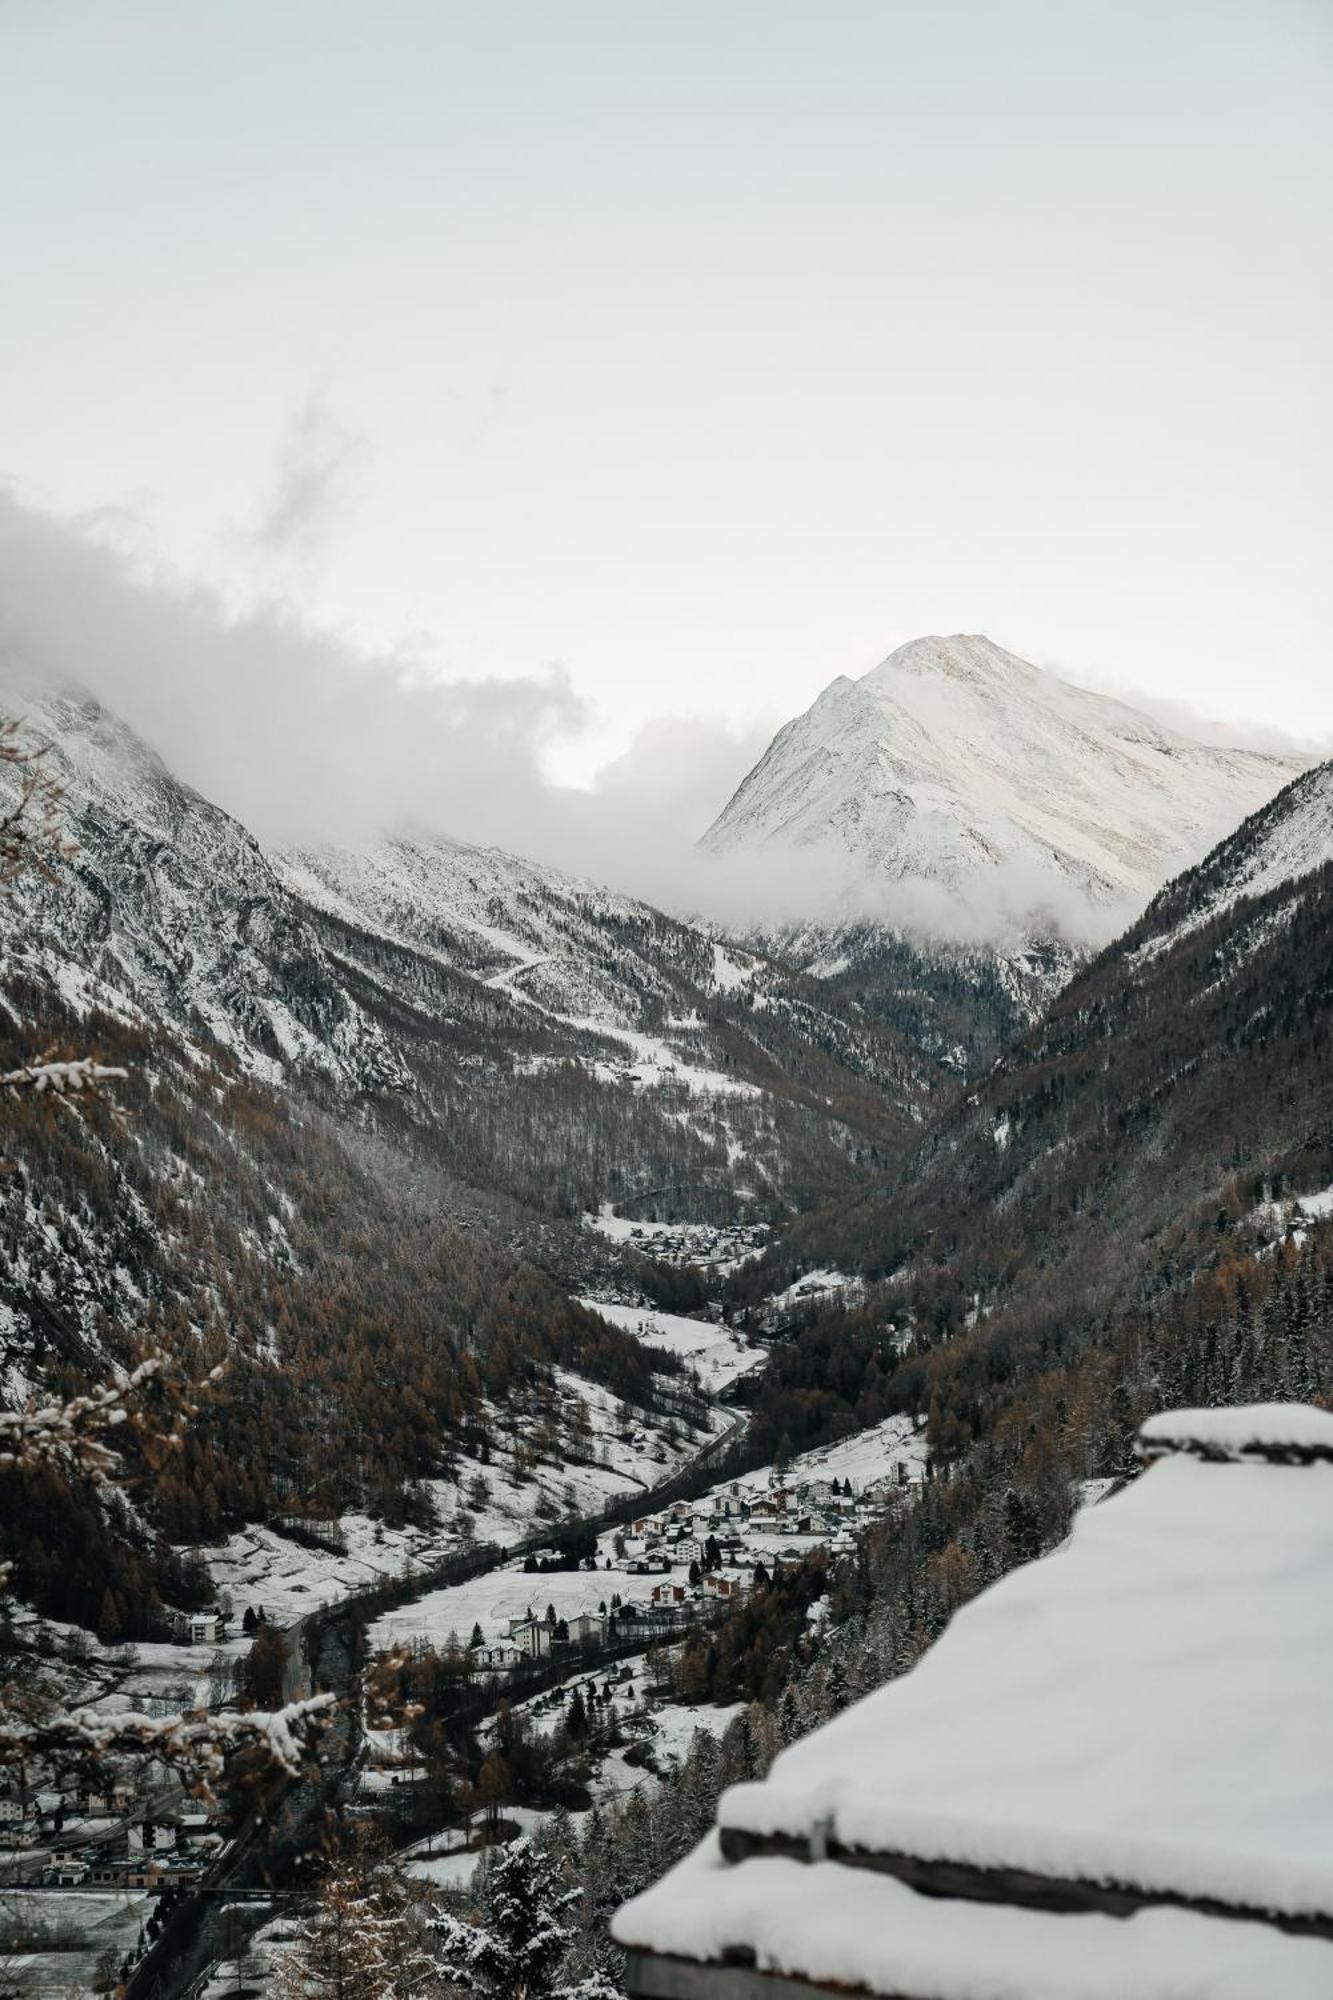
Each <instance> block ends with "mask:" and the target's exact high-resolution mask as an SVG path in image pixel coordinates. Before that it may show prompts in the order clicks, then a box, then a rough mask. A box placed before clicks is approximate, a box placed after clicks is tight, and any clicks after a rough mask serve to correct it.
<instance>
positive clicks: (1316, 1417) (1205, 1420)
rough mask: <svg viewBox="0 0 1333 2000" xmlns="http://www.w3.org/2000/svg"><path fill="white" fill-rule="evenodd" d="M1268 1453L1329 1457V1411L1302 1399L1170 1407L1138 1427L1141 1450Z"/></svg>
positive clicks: (1332, 1424)
mask: <svg viewBox="0 0 1333 2000" xmlns="http://www.w3.org/2000/svg"><path fill="white" fill-rule="evenodd" d="M1173 1452H1194V1453H1196V1454H1197V1455H1198V1457H1200V1458H1219V1459H1251V1458H1259V1459H1268V1460H1273V1461H1276V1462H1277V1463H1279V1464H1291V1465H1302V1464H1305V1463H1307V1462H1308V1461H1310V1460H1312V1459H1333V1416H1330V1415H1329V1413H1328V1411H1327V1410H1316V1409H1312V1408H1310V1407H1309V1406H1308V1405H1306V1404H1303V1403H1252V1404H1249V1405H1248V1406H1246V1407H1245V1408H1242V1409H1238V1410H1168V1411H1165V1412H1164V1413H1163V1414H1162V1415H1161V1416H1158V1417H1149V1419H1148V1421H1147V1423H1146V1424H1145V1425H1144V1426H1143V1429H1142V1430H1141V1431H1140V1432H1139V1455H1140V1457H1142V1458H1146V1459H1154V1458H1160V1457H1163V1456H1165V1455H1169V1454H1171V1453H1173Z"/></svg>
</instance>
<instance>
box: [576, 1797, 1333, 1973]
mask: <svg viewBox="0 0 1333 2000" xmlns="http://www.w3.org/2000/svg"><path fill="white" fill-rule="evenodd" d="M946 1912H947V1914H945V1913H946ZM611 1929H612V1933H613V1935H614V1936H615V1937H616V1939H617V1940H618V1941H619V1942H620V1943H621V1944H623V1945H627V1946H629V1947H630V1948H631V1949H637V1950H639V1951H651V1952H660V1953H663V1954H667V1955H669V1956H671V1957H674V1958H687V1959H702V1960H717V1959H720V1958H721V1957H722V1955H723V1954H724V1953H732V1952H752V1953H753V1954H754V1958H755V1962H756V1965H757V1967H758V1969H759V1970H760V1971H761V1972H770V1973H776V1974H784V1975H787V1976H789V1977H793V1978H798V1979H806V1980H813V1981H815V1982H817V1983H820V1984H829V1985H835V1986H837V1987H839V1988H850V1989H853V1990H855V1989H862V1990H865V1991H868V1992H872V1993H893V1994H919V1995H921V1996H923V2000H925V1996H927V1995H928V1996H929V2000H1126V1996H1128V1995H1133V1996H1134V2000H1205V1996H1206V2000H1259V1996H1261V1995H1267V1996H1272V2000H1278V1997H1279V1996H1280V1997H1281V2000H1328V1995H1329V1994H1330V1993H1333V1944H1329V1943H1326V1942H1324V1941H1322V1940H1316V1939H1310V1938H1294V1937H1286V1936H1283V1935H1282V1934H1281V1933H1280V1932H1278V1931H1274V1930H1272V1929H1271V1928H1270V1927H1269V1926H1268V1925H1266V1924H1259V1923H1242V1922H1235V1921H1233V1920H1231V1919H1229V1918H1223V1917H1206V1916H1200V1915H1197V1914H1196V1913H1195V1912H1193V1911H1189V1910H1179V1909H1161V1908H1159V1909H1149V1910H1142V1911H1140V1912H1138V1913H1137V1914H1136V1915H1134V1916H1132V1917H1128V1918H1120V1917H1109V1916H1102V1915H1100V1914H1093V1913H1089V1914H1087V1915H1082V1914H1080V1915H1074V1916H1061V1917H1051V1916H1049V1915H1046V1914H1045V1913H1042V1912H1039V1911H1035V1910H1020V1909H1011V1908H1008V1907H1006V1906H1004V1905H1002V1904H994V1903H963V1902H948V1903H941V1902H940V1901H939V1900H938V1899H937V1898H934V1897H927V1896H921V1895H918V1894H917V1893H916V1891H915V1890H913V1889H909V1888H908V1887H907V1886H906V1885H905V1884H904V1883H902V1882H897V1881H894V1880H893V1879H892V1878H890V1877H888V1876H884V1875H879V1874H875V1873H872V1872H871V1871H870V1870H868V1869H862V1868H845V1867H840V1866H838V1865H837V1864H836V1863H834V1862H819V1863H811V1864H806V1863H804V1862H800V1861H792V1860H787V1859H784V1858H783V1857H780V1856H776V1855H775V1856H764V1857H760V1858H756V1859H754V1860H750V1861H745V1862H742V1863H740V1864H739V1865H738V1866H735V1867H729V1866H728V1865H727V1864H726V1863H725V1862H724V1861H723V1860H722V1858H721V1855H720V1854H719V1852H718V1847H717V1837H716V1835H710V1837H709V1839H708V1840H707V1841H705V1842H704V1844H703V1846H702V1847H700V1848H697V1849H696V1850H695V1852H694V1853H693V1854H692V1855H690V1856H689V1858H688V1859H687V1860H685V1861H683V1862H682V1863H681V1864H680V1866H679V1867H678V1868H675V1869H673V1870H672V1872H671V1873H670V1874H669V1875H667V1876H666V1877H665V1878H664V1879H663V1880H662V1881H661V1882H659V1883H657V1884H656V1885H655V1887H653V1888H651V1889H649V1890H648V1891H647V1892H646V1893H645V1894H644V1895H642V1896H639V1897H637V1898H636V1899H635V1901H634V1902H632V1903H628V1904H626V1906H625V1907H624V1909H622V1910H621V1911H620V1912H619V1913H618V1915H617V1916H616V1917H615V1919H614V1920H613V1922H612V1926H611ZM629 1985H630V1989H631V1991H633V1992H648V1993H651V1992H653V1991H655V1990H656V1983H655V1982H654V1981H653V1979H652V1978H651V1975H650V1976H649V1977H648V1978H647V1979H645V1980H643V1981H642V1983H640V1978H639V1976H638V1974H637V1969H636V1967H635V1966H634V1964H633V1963H632V1962H631V1965H630V1968H629ZM662 1990H663V1991H666V1990H667V1987H666V1986H665V1985H664V1986H663V1987H662ZM671 1990H673V1991H676V1992H679V1993H688V1992H689V1991H691V1990H692V1989H691V1988H690V1987H689V1986H687V1985H684V1984H681V1983H679V1982H677V1983H675V1984H674V1985H672V1987H671Z"/></svg>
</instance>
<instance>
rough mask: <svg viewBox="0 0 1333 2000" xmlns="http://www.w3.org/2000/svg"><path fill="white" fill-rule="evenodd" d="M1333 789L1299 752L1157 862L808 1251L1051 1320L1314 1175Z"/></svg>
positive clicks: (1315, 1181)
mask: <svg viewBox="0 0 1333 2000" xmlns="http://www.w3.org/2000/svg"><path fill="white" fill-rule="evenodd" d="M1331 797H1333V767H1330V766H1329V765H1321V766H1318V767H1316V768H1315V769H1314V770H1312V771H1309V772H1306V773H1305V774H1304V775H1303V776H1302V777H1300V778H1298V779H1297V780H1295V782H1294V783H1293V784H1291V785H1290V786H1288V787H1287V788H1286V789H1285V790H1284V791H1283V792H1281V793H1280V794H1279V795H1278V797H1277V798H1275V799H1274V800H1272V801H1271V802H1270V803H1269V804H1268V805H1267V806H1266V807H1264V808H1263V809H1262V810H1261V811H1260V812H1259V813H1257V814H1255V815H1253V816H1252V817H1251V818H1250V819H1249V820H1247V821H1246V822H1245V824H1244V825H1243V826H1242V827H1240V828H1239V829H1238V830H1237V831H1236V832H1235V833H1233V834H1231V835H1229V836H1228V837H1227V838H1226V839H1225V840H1223V841H1222V842H1221V843H1220V844H1219V845H1218V846H1217V847H1216V848H1214V850H1213V851H1212V853H1210V854H1209V855H1208V857H1207V858H1206V859H1205V860H1204V861H1203V862H1201V863H1200V864H1198V865H1197V866H1195V867H1194V868H1191V869H1189V870H1187V871H1186V872H1185V873H1184V874H1182V875H1181V876H1180V877H1178V878H1177V880H1176V881H1174V882H1172V883H1171V884H1170V885H1169V887H1168V888H1167V889H1165V890H1163V891H1162V893H1161V894H1160V895H1159V896H1158V897H1156V898H1155V899H1154V901H1153V902H1152V903H1151V904H1150V905H1149V907H1148V909H1147V910H1146V911H1145V912H1144V914H1143V916H1142V917H1141V918H1140V919H1139V921H1138V922H1137V923H1136V924H1135V925H1134V926H1133V927H1132V928H1131V929H1130V930H1129V931H1127V932H1126V933H1125V935H1124V936H1123V937H1122V938H1120V939H1119V940H1118V941H1117V942H1116V943H1115V944H1113V945H1111V946H1109V947H1108V948H1107V949H1106V950H1105V951H1104V952H1102V953H1100V954H1099V956H1098V957H1097V958H1096V959H1095V960H1093V961H1092V963H1091V964H1090V965H1088V966H1087V967H1086V968H1085V969H1084V970H1083V971H1082V972H1080V973H1079V974H1078V975H1077V977H1075V978H1074V979H1073V980H1072V981H1071V982H1070V984H1069V985H1068V986H1067V987H1066V988H1065V989H1064V990H1063V991H1062V992H1061V993H1060V994H1059V996H1058V997H1057V999H1056V1000H1055V1001H1054V1003H1053V1004H1052V1006H1051V1007H1050V1009H1049V1010H1048V1011H1047V1013H1046V1014H1045V1015H1044V1017H1043V1018H1042V1020H1041V1021H1040V1022H1039V1023H1038V1024H1037V1025H1036V1026H1035V1027H1034V1028H1033V1029H1032V1030H1031V1032H1030V1033H1028V1034H1027V1035H1025V1036H1023V1037H1022V1038H1020V1039H1019V1040H1018V1041H1017V1042H1015V1043H1014V1044H1013V1046H1012V1047H1011V1048H1009V1049H1008V1050H1007V1051H1006V1052H1005V1053H1004V1055H1003V1056H1002V1057H1001V1058H1000V1060H999V1061H998V1062H997V1063H996V1064H995V1065H994V1067H993V1068H992V1069H991V1071H990V1072H989V1074H988V1075H987V1076H986V1077H985V1078H984V1079H982V1080H981V1081H980V1082H978V1083H977V1085H976V1086H975V1087H974V1088H971V1089H969V1090H968V1091H967V1092H966V1093H965V1094H963V1095H962V1096H960V1097H959V1098H958V1099H957V1100H956V1102H955V1103H954V1104H952V1105H951V1106H949V1107H947V1108H946V1109H945V1110H944V1111H943V1112H942V1114H941V1115H940V1116H939V1117H938V1118H937V1119H936V1120H935V1121H934V1123H933V1124H931V1125H930V1126H929V1127H928V1128H927V1129H926V1130H925V1131H924V1132H923V1134H922V1137H921V1140H920V1143H919V1144H918V1146H917V1147H916V1148H915V1150H914V1151H912V1152H911V1153H909V1154H906V1155H904V1156H903V1157H902V1159H901V1160H900V1162H899V1163H898V1164H897V1166H896V1167H895V1168H894V1169H893V1171H892V1172H891V1174H890V1177H889V1178H888V1180H887V1181H886V1183H885V1184H884V1186H883V1187H882V1188H880V1189H879V1190H877V1191H876V1192H875V1193H874V1194H872V1195H870V1196H869V1197H866V1198H864V1199H863V1200H862V1202H861V1203H860V1204H859V1206H858V1205H854V1204H844V1205H842V1206H841V1207H840V1208H839V1209H838V1210H837V1211H836V1212H835V1211H833V1210H831V1209H830V1210H829V1211H826V1212H825V1213H824V1214H823V1215H822V1216H819V1217H812V1218H808V1219H807V1220H806V1221H799V1220H798V1222H797V1223H796V1224H795V1226H794V1232H793V1233H794V1236H795V1238H796V1239H797V1240H798V1242H799V1248H800V1251H801V1254H802V1256H803V1257H804V1258H805V1259H807V1260H809V1261H816V1260H817V1261H821V1262H825V1261H837V1262H839V1263H840V1264H841V1265H842V1267H843V1268H845V1269H848V1270H851V1269H856V1268H861V1269H862V1270H871V1271H875V1272H877V1273H884V1272H888V1271H894V1272H896V1273H898V1274H900V1275H901V1276H906V1275H907V1274H908V1273H910V1272H913V1271H916V1272H918V1273H919V1272H921V1271H923V1270H924V1269H925V1268H926V1265H927V1264H928V1265H929V1269H930V1274H931V1275H930V1282H931V1284H932V1285H933V1286H935V1287H936V1288H937V1289H938V1288H939V1287H940V1286H943V1287H945V1288H953V1291H954V1305H955V1311H956V1318H957V1323H958V1325H959V1326H960V1327H961V1326H963V1325H965V1324H971V1323H972V1321H971V1320H970V1319H968V1317H967V1316H968V1315H969V1314H970V1315H972V1316H973V1318H975V1316H976V1313H977V1311H978V1309H979V1306H980V1308H981V1309H982V1311H983V1315H985V1314H991V1313H993V1314H995V1315H1000V1314H1002V1313H1003V1312H1006V1311H1012V1312H1015V1313H1017V1312H1020V1311H1025V1310H1026V1311H1028V1312H1030V1313H1031V1314H1032V1315H1033V1318H1032V1320H1031V1322H1029V1323H1030V1324H1041V1318H1040V1316H1041V1314H1043V1313H1044V1314H1046V1315H1048V1316H1049V1319H1050V1322H1051V1324H1053V1325H1058V1324H1060V1323H1061V1321H1062V1319H1063V1318H1064V1317H1065V1316H1067V1315H1069V1314H1077V1315H1082V1316H1086V1315H1088V1314H1093V1315H1095V1313H1096V1312H1097V1311H1098V1310H1102V1309H1107V1310H1109V1309H1110V1308H1111V1306H1112V1304H1113V1303H1118V1305H1119V1306H1123V1304H1124V1302H1125V1301H1126V1300H1129V1299H1132V1298H1133V1297H1135V1296H1136V1295H1141V1294H1142V1288H1143V1287H1144V1285H1145V1284H1147V1285H1148V1286H1149V1288H1151V1286H1152V1285H1153V1284H1155V1283H1158V1282H1161V1281H1160V1279H1158V1277H1157V1276H1156V1267H1157V1266H1158V1265H1159V1264H1160V1265H1161V1266H1163V1267H1164V1268H1165V1269H1167V1270H1168V1271H1169V1270H1172V1269H1176V1270H1179V1269H1190V1268H1192V1263H1191V1260H1198V1261H1199V1262H1209V1261H1212V1260H1213V1259H1215V1258H1216V1256H1217V1255H1218V1253H1219V1249H1220V1246H1221V1245H1222V1244H1223V1242H1224V1241H1229V1240H1230V1233H1231V1231H1232V1230H1233V1228H1234V1227H1235V1226H1236V1223H1237V1222H1238V1220H1239V1218H1240V1217H1241V1216H1242V1215H1243V1214H1244V1213H1246V1212H1247V1211H1248V1210H1250V1209H1255V1212H1256V1213H1257V1212H1258V1211H1257V1208H1256V1207H1255V1205H1256V1203H1259V1202H1260V1201H1261V1196H1260V1194H1259V1193H1258V1192H1257V1191H1258V1190H1262V1189H1265V1188H1280V1189H1281V1190H1282V1191H1283V1192H1284V1193H1291V1192H1293V1191H1295V1192H1305V1191H1308V1190H1309V1189H1311V1188H1314V1189H1316V1190H1318V1189H1322V1188H1324V1187H1326V1186H1327V1185H1328V1173H1329V1168H1330V1165H1333V1145H1331V1143H1330V1137H1329V1135H1330V1132H1333V1123H1330V1121H1331V1120H1333V1065H1330V1059H1329V1058H1330V1048H1331V1047H1333V819H1331V816H1330V811H1329V807H1330V799H1331ZM1262 1199H1266V1197H1262ZM1034 1245H1035V1246H1038V1247H1039V1254H1034ZM1182 1246H1183V1247H1182ZM918 1258H922V1259H923V1261H922V1262H921V1263H919V1264H918V1263H917V1262H916V1261H915V1260H917V1259H918ZM1145 1271H1147V1272H1148V1273H1149V1276H1148V1278H1146V1279H1145V1276H1144V1273H1145ZM942 1273H947V1276H944V1277H942V1276H941V1274H942ZM746 1276H747V1277H751V1276H753V1277H754V1281H755V1283H756V1284H757V1283H759V1282H760V1280H761V1277H762V1272H761V1270H760V1267H755V1270H754V1272H752V1273H747V1274H746ZM1136 1288H1137V1289H1136Z"/></svg>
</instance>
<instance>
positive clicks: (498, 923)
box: [275, 832, 760, 1028]
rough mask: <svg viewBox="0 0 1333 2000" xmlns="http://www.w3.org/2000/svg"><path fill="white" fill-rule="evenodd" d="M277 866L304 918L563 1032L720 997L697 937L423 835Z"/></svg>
mask: <svg viewBox="0 0 1333 2000" xmlns="http://www.w3.org/2000/svg"><path fill="white" fill-rule="evenodd" d="M275 865H276V867H277V868H278V870H279V872H280V874H281V875H282V878H283V880H284V881H285V882H286V884H287V886H288V887H289V889H290V890H291V891H292V893H293V894H294V895H297V896H299V897H300V898H302V900H303V901H304V902H306V903H307V904H309V906H310V907H311V908H312V909H314V910H316V911H319V912H322V913H323V914H325V915H327V916H330V917H333V918H335V919H337V920H340V921H341V922H343V923H345V924H349V925H354V926H356V927H358V928H361V929H364V930H367V931H369V932H372V933H374V934H375V935H377V936H379V937H381V938H383V939H385V940H387V941H390V942H393V943H395V944H398V945H401V946H403V947H405V948H407V949H408V950H410V951H412V952H414V953H417V954H421V955H424V956H427V957H429V958H432V959H434V960H436V961H437V962H439V963H441V964H443V965H446V966H448V967H449V968H450V969H451V970H453V971H455V972H458V973H460V974H463V975H466V976H467V977H468V978H471V979H475V980H477V981H479V982H480V983H481V984H482V985H485V986H488V987H490V988H491V989H493V990H494V991H496V992H504V993H508V994H511V995H512V996H513V997H514V998H515V999H516V1000H519V1001H523V1002H528V1003H531V1004H532V1005H534V1006H536V1007H538V1008H540V1009H541V1010H542V1011H544V1012H546V1013H548V1014H551V1015H554V1016H556V1017H558V1018H562V1019H565V1020H568V1021H578V1022H580V1023H585V1022H586V1023H588V1024H593V1023H596V1024H598V1025H600V1026H603V1027H606V1028H631V1027H632V1028H639V1027H641V1026H643V1025H644V1015H645V1012H646V1011H647V1012H651V1011H652V1010H656V1011H657V1012H658V1013H659V1014H662V1015H663V1016H665V1014H666V1013H669V1012H670V1011H671V1010H672V1009H673V1008H676V1007H678V1005H679V1003H680V1002H681V1001H682V999H683V998H684V997H685V996H686V995H687V994H688V995H689V997H691V998H697V997H698V995H699V993H700V992H701V991H702V992H703V993H705V994H708V993H712V992H721V991H725V990H728V989H727V988H726V987H725V986H724V985H723V984H722V982H721V980H720V979H719V973H718V965H719V962H722V961H720V960H719V957H718V954H717V953H716V952H715V950H714V946H713V943H712V940H711V939H710V938H707V937H705V936H704V935H703V934H702V933H701V932H699V931H697V930H693V929H691V928H690V927H688V926H687V925H684V924H679V923H676V922H673V921H672V919H670V918H668V917H664V916H662V915H661V914H660V913H659V912H657V911H655V910H652V909H650V908H649V907H648V906H647V905H646V904H643V903H637V902H634V901H632V900H630V899H629V898H627V897H623V896H617V895H613V894H612V893H611V892H610V891H609V890H604V889H599V888H597V887H595V886H594V885H593V884H591V883H584V882H575V881H571V880H570V878H569V877H567V876H563V875H560V874H558V873H557V872H556V871H555V870H554V869H551V868H544V867H542V866H540V865H539V864H537V863H535V862H530V861H524V860H520V859H519V858H518V857H517V856H515V855H511V854H505V853H503V852H501V850H499V849H498V848H478V847H471V846H468V845H466V844H465V843H464V842H462V841H456V840H447V839H444V838H442V837H440V836H438V835H435V834H430V833H424V832H423V833H416V834H413V835H411V836H407V835H402V836H394V837H390V838H386V839H384V840H382V841H380V842H378V843H377V844H376V845H375V846H374V847H372V848H371V849H370V850H369V851H364V852H363V851H356V850H352V849H345V848H341V849H340V848H330V847H326V848H313V849H310V848H307V849H302V850H298V851H295V852H293V853H290V854H284V855H279V856H277V857H276V861H275ZM733 960H734V968H735V969H734V970H733V971H732V974H731V977H732V978H733V979H734V978H735V977H736V972H737V970H738V971H739V975H740V977H741V979H742V981H744V980H748V979H750V978H752V977H753V976H754V974H755V973H756V972H757V971H758V970H759V969H760V968H759V962H758V961H757V960H756V959H755V958H754V957H752V956H751V955H749V954H744V953H742V954H739V955H733V958H732V959H725V955H724V961H725V964H727V965H729V966H730V965H732V964H733Z"/></svg>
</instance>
